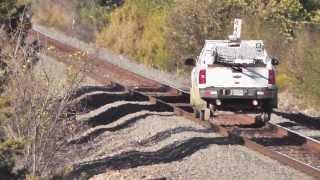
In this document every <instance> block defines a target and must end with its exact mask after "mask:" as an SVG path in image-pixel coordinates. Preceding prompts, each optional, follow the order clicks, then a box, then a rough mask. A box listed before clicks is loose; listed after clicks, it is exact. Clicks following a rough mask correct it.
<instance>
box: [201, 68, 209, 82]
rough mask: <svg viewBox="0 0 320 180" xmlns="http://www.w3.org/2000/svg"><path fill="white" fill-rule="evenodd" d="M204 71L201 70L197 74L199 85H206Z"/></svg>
mask: <svg viewBox="0 0 320 180" xmlns="http://www.w3.org/2000/svg"><path fill="white" fill-rule="evenodd" d="M206 82H207V81H206V70H205V69H202V70H200V72H199V84H206Z"/></svg>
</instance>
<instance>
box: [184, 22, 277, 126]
mask: <svg viewBox="0 0 320 180" xmlns="http://www.w3.org/2000/svg"><path fill="white" fill-rule="evenodd" d="M241 25H242V20H241V19H235V21H234V32H233V34H232V35H230V36H229V38H228V39H227V40H206V41H205V44H204V47H203V48H202V50H201V53H200V55H199V56H198V58H197V60H196V61H195V62H193V63H191V64H193V65H194V67H193V70H192V72H191V88H190V103H191V105H192V106H193V107H194V109H195V112H197V114H199V115H200V118H201V119H203V120H207V119H209V117H210V114H211V115H212V114H214V112H215V111H216V110H228V111H254V112H257V113H258V114H260V115H261V119H262V120H263V121H268V120H270V114H271V112H272V109H273V108H277V106H278V101H277V94H278V91H277V86H276V82H275V78H276V73H275V66H276V65H278V64H279V61H278V60H277V59H275V58H272V57H270V56H269V55H268V53H267V51H266V49H265V46H264V43H263V41H262V40H241ZM189 61H190V60H189ZM187 64H189V65H190V63H187Z"/></svg>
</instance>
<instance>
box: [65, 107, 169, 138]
mask: <svg viewBox="0 0 320 180" xmlns="http://www.w3.org/2000/svg"><path fill="white" fill-rule="evenodd" d="M154 114H156V113H152V112H150V113H146V114H143V115H140V116H136V117H134V118H131V119H128V120H126V122H124V123H122V124H119V125H117V126H115V127H111V128H100V129H98V130H96V131H93V132H91V133H90V134H88V135H86V136H85V137H83V138H81V139H77V140H73V141H70V142H69V143H70V144H82V143H87V142H90V141H92V140H93V139H94V138H96V137H97V136H99V135H101V134H103V133H104V132H105V131H110V132H115V131H119V130H121V129H125V128H129V127H131V126H132V125H133V124H134V123H136V122H138V121H139V120H142V119H144V118H147V117H148V116H152V115H154ZM157 116H162V117H168V116H172V115H159V114H157Z"/></svg>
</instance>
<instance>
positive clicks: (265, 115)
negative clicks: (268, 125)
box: [261, 112, 271, 122]
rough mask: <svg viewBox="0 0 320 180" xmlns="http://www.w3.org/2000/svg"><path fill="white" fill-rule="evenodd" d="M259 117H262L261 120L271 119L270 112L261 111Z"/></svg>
mask: <svg viewBox="0 0 320 180" xmlns="http://www.w3.org/2000/svg"><path fill="white" fill-rule="evenodd" d="M261 119H262V122H269V121H270V119H271V113H270V112H263V113H262V114H261Z"/></svg>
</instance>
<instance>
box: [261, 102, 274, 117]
mask: <svg viewBox="0 0 320 180" xmlns="http://www.w3.org/2000/svg"><path fill="white" fill-rule="evenodd" d="M271 113H272V102H271V100H269V101H267V102H265V103H264V105H263V112H262V114H261V119H262V121H263V122H268V121H270V119H271Z"/></svg>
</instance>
